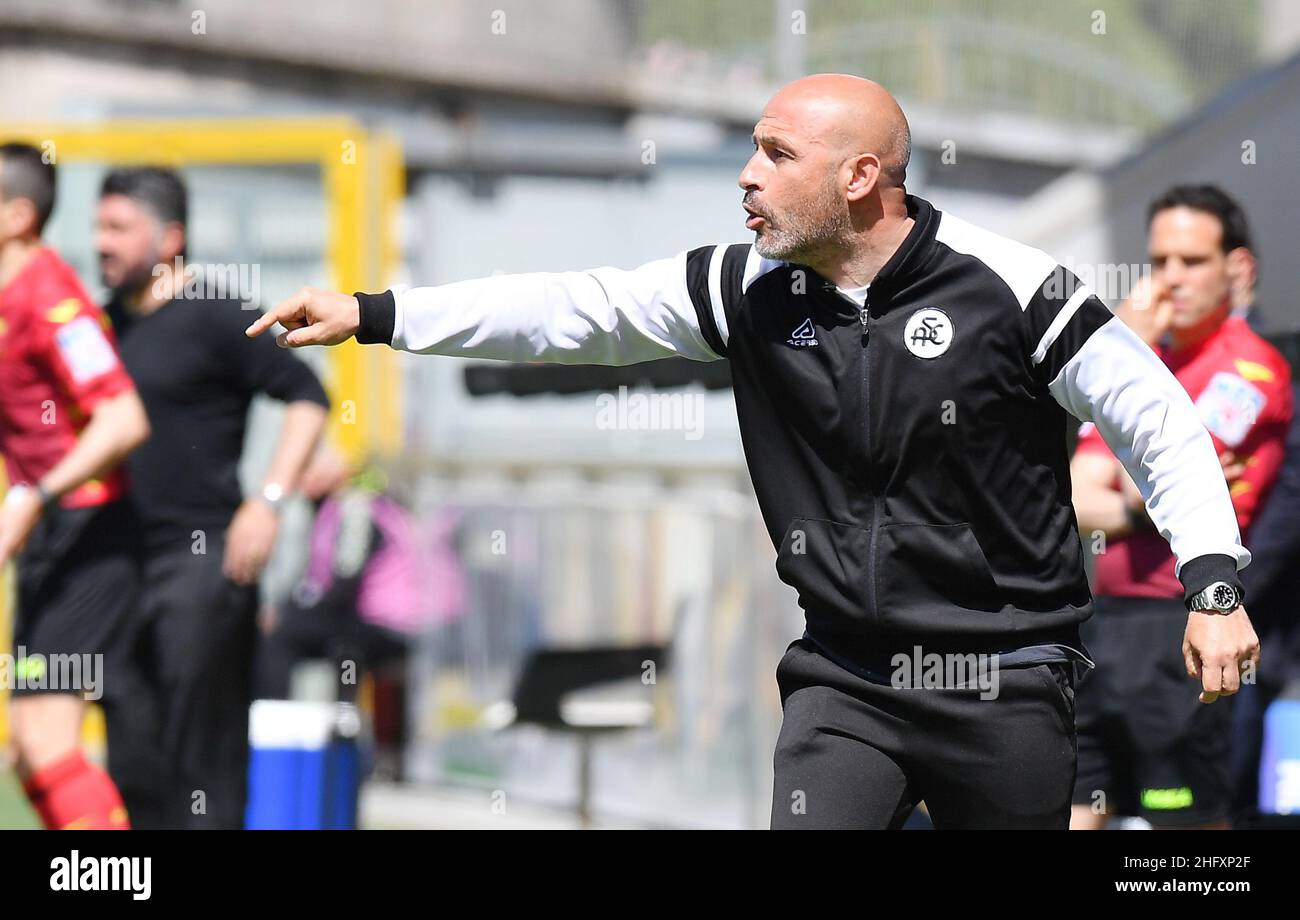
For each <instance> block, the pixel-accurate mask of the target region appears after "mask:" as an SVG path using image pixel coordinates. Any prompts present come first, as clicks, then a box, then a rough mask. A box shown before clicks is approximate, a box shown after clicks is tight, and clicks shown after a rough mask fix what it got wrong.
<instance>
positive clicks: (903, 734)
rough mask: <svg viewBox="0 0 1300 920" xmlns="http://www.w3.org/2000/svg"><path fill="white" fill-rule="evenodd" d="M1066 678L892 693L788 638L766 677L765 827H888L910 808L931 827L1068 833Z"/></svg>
mask: <svg viewBox="0 0 1300 920" xmlns="http://www.w3.org/2000/svg"><path fill="white" fill-rule="evenodd" d="M1069 671H1070V666H1069V665H1065V664H1061V665H1057V664H1040V665H1034V666H1029V667H1015V668H1002V669H999V670H998V671H997V693H996V696H991V694H989V693H988V692H987V688H986V689H985V691H984V692H982V691H981V689H980V688H979V687H975V686H972V687H970V688H969V689H944V688H933V689H931V688H927V687H925V686H921V687H917V688H915V689H901V688H896V687H894V686H892V685H891V684H890V683H888V682H884V683H881V682H876V681H871V680H867V679H864V678H863V677H860V676H858V675H857V674H855V673H852V672H850V671H848V670H845V669H844V668H842V667H840V666H839V665H838V664H836V663H834V662H832V661H831V660H829V659H828V658H826V657H825V656H824V655H822V654H821V653H820V652H819V651H818V650H817V649H816V647H815V646H814V645H812V644H811V643H810V642H809V641H808V640H807V639H800V640H797V641H795V642H794V643H792V644H791V645H790V647H789V648H788V649H787V650H786V653H785V656H784V657H783V658H782V659H781V663H780V664H779V665H778V666H777V672H776V673H777V683H778V685H779V686H780V690H781V704H782V708H783V710H784V718H783V721H782V724H781V734H780V737H779V738H778V740H777V746H776V754H775V757H774V769H775V782H774V785H773V790H772V828H773V829H774V830H777V829H782V830H790V829H806V830H814V829H846V830H847V829H863V830H866V829H892V828H898V827H901V826H902V824H903V822H904V821H906V820H907V817H908V815H910V814H911V812H912V810H913V809H914V808H915V807H916V805H917V803H918V802H920V801H924V802H925V804H926V808H927V809H928V811H929V814H930V819H931V821H932V822H933V823H934V826H935V827H936V828H939V829H944V828H1059V829H1061V830H1064V829H1066V828H1068V827H1069V824H1070V796H1071V792H1072V790H1073V787H1074V776H1075V762H1076V747H1075V738H1074V692H1073V683H1072V678H1071V675H1070V673H1069ZM982 696H986V697H991V698H982Z"/></svg>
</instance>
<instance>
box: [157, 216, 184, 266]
mask: <svg viewBox="0 0 1300 920" xmlns="http://www.w3.org/2000/svg"><path fill="white" fill-rule="evenodd" d="M184 251H185V226H184V225H183V224H178V223H176V222H175V221H173V222H172V223H169V224H166V225H164V226H163V229H162V239H161V240H160V241H159V246H158V254H159V255H160V256H162V259H163V261H165V262H168V263H171V262H174V261H176V257H177V256H179V255H180V254H181V253H182V252H184Z"/></svg>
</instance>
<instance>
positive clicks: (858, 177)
mask: <svg viewBox="0 0 1300 920" xmlns="http://www.w3.org/2000/svg"><path fill="white" fill-rule="evenodd" d="M848 166H849V168H850V169H851V170H852V172H850V173H849V184H848V188H847V189H846V190H845V195H846V197H847V198H848V199H849V201H861V200H862V199H863V198H866V197H867V196H868V195H870V194H871V192H872V191H873V190H874V189H875V188H876V187H877V186H878V185H879V184H880V169H881V166H880V157H878V156H876V155H875V154H874V153H863V154H860V155H858V156H856V157H853V158H852V159H850V160H849V161H848Z"/></svg>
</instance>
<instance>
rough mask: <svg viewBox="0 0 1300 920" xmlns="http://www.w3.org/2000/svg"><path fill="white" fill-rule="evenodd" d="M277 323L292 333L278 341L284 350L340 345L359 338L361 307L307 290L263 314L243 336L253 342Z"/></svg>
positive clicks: (342, 298) (350, 300) (351, 299)
mask: <svg viewBox="0 0 1300 920" xmlns="http://www.w3.org/2000/svg"><path fill="white" fill-rule="evenodd" d="M276 323H279V324H280V325H282V326H284V328H285V329H287V330H289V331H288V332H282V333H280V335H279V336H277V337H276V340H275V342H276V344H277V345H279V346H280V347H281V348H299V347H301V346H303V345H337V344H339V343H340V342H346V341H347V340H348V339H350V338H352V336H354V335H356V334H357V329H358V328H359V326H360V324H361V305H360V304H359V303H358V302H357V299H356V298H355V297H353V296H352V295H350V294H339V293H337V292H335V291H322V290H319V289H317V288H310V287H306V288H303V289H302V290H301V291H298V292H297V293H296V294H294V295H293V296H292V297H289V298H287V299H285V300H282V301H280V302H279V303H278V304H276V305H275V306H274V307H272V308H271V309H270V310H268V311H266V313H264V314H262V316H261V317H260V318H259V319H258V320H257V322H255V323H253V325H251V326H249V327H248V328H247V329H245V330H244V334H245V335H247V336H248V337H249V338H254V337H256V336H259V335H261V334H262V333H263V332H265V331H266V330H268V329H270V328H271V327H272V326H274V325H275V324H276Z"/></svg>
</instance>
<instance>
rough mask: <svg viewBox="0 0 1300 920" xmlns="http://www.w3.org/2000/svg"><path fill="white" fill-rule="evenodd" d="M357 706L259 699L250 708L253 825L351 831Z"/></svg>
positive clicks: (357, 762) (248, 820) (249, 819)
mask: <svg viewBox="0 0 1300 920" xmlns="http://www.w3.org/2000/svg"><path fill="white" fill-rule="evenodd" d="M357 726H358V719H357V715H356V709H355V707H353V706H351V705H349V704H346V703H313V702H301V701H297V700H257V701H255V702H254V703H253V705H252V708H251V709H250V711H249V724H248V734H249V742H250V745H251V748H252V750H251V752H250V757H249V765H248V810H247V811H246V813H245V815H244V824H245V826H246V827H247V828H248V829H249V830H354V829H355V828H356V826H357V795H358V792H359V791H360V788H361V753H360V749H359V747H358V745H357Z"/></svg>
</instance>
